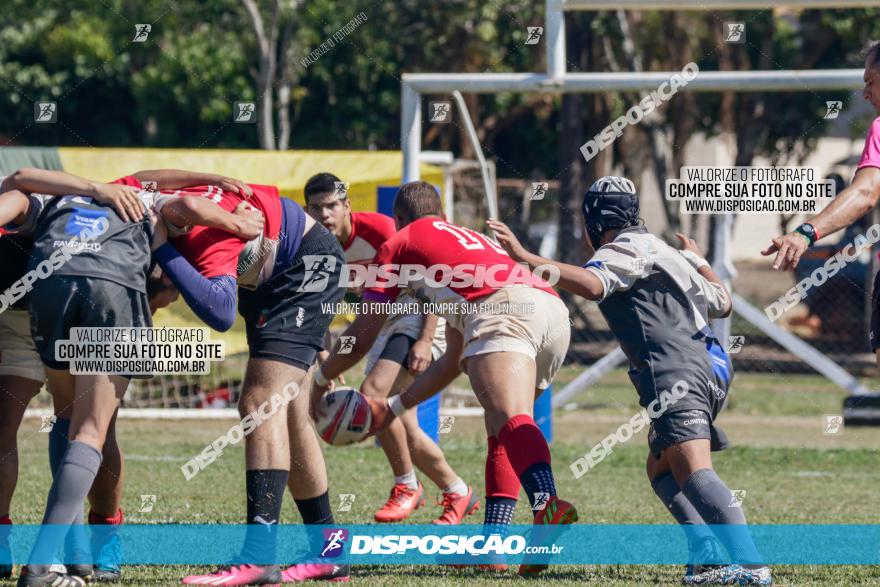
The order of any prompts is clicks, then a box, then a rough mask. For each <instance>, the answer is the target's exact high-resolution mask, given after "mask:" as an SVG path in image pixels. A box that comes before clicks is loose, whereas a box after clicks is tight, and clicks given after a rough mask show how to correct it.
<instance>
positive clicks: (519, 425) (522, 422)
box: [498, 414, 550, 477]
mask: <svg viewBox="0 0 880 587" xmlns="http://www.w3.org/2000/svg"><path fill="white" fill-rule="evenodd" d="M498 440H499V441H500V442H501V444H502V445H504V450H505V452H506V453H507V458H508V460H509V461H510V464H511V465H513V470H514V471H516V474H517V476H519V477H522V475H523V473H525V472H526V471H527V470H528V469H529V468H530V467H531V466H532V465H535V464H537V463H547V464H548V465H549V464H550V447H548V446H547V440H546V439H545V438H544V434H542V433H541V429H540V428H538V425H537V424H535V421H534V420H533V419H532V417H531V416H529V415H528V414H519V415H518V416H514V417H513V418H511V419H510V420H508V421H507V423H506V424H505V425H504V426H503V427H502V428H501V430H499V431H498Z"/></svg>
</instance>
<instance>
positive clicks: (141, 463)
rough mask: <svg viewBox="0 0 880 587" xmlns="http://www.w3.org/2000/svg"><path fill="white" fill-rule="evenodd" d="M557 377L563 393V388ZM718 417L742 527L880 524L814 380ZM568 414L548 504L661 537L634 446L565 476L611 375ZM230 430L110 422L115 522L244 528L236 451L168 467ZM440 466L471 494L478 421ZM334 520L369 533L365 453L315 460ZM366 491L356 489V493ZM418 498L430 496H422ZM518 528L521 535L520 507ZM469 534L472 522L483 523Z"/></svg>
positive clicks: (616, 376)
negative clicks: (122, 465)
mask: <svg viewBox="0 0 880 587" xmlns="http://www.w3.org/2000/svg"><path fill="white" fill-rule="evenodd" d="M573 373H574V370H573V369H567V370H566V372H565V373H563V374H562V377H561V379H563V380H564V379H569V378H570V377H571V376H573ZM734 394H735V395H734V396H733V398H732V401H731V404H730V409H729V410H728V411H726V412H725V413H724V414H722V416H721V417H720V420H719V422H720V425H721V426H722V427H723V428H724V429H725V430H726V431H727V432H728V435H729V436H730V437H731V440H732V441H733V443H734V448H732V449H731V450H729V451H726V452H725V453H722V454H721V455H718V456H717V458H716V461H715V464H716V468H717V469H718V471H719V474H720V475H721V476H722V477H723V478H724V479H725V480H726V481H727V483H728V485H729V486H730V487H731V488H732V489H745V490H746V492H747V493H746V497H745V501H744V507H745V509H746V512H747V515H748V516H749V521H750V522H752V523H764V524H777V523H780V524H781V523H826V524H828V523H830V524H833V523H873V524H876V523H878V522H880V514H878V510H877V504H878V500H877V495H878V490H877V487H878V485H880V467H878V464H880V459H878V450H880V433H878V431H877V430H876V429H871V428H847V429H845V430H844V431H843V433H842V434H840V435H825V434H823V424H824V423H823V419H822V416H823V414H834V413H839V412H840V406H841V401H842V398H843V397H844V395H843V393H842V392H840V391H839V390H836V389H834V388H832V386H831V385H830V384H828V383H827V382H824V381H822V380H821V379H819V378H817V377H810V376H795V377H787V378H784V379H783V378H781V377H779V376H773V375H748V374H741V375H738V376H737V380H736V382H735V384H734ZM569 407H570V408H571V409H568V410H563V411H560V412H558V413H557V417H556V422H555V429H556V441H555V442H554V444H553V446H552V453H553V459H554V469H555V471H556V477H557V485H558V490H559V493H560V495H562V496H564V497H565V498H566V499H568V500H570V501H573V502H574V503H576V504H577V506H578V509H579V512H580V517H581V520H582V521H584V522H587V523H595V524H635V523H658V524H660V523H670V522H671V518H669V516H668V514H667V513H666V511H665V508H664V507H663V506H662V505H661V504H660V503H659V501H658V500H657V499H656V498H655V497H654V495H653V493H652V492H651V489H650V487H649V485H648V483H647V480H646V477H645V473H644V458H645V455H646V450H647V449H646V448H645V446H646V444H645V434H644V432H643V433H642V434H640V435H638V436H636V437H635V438H633V439H632V440H630V441H629V442H628V443H626V444H624V445H622V446H620V445H619V447H618V448H615V451H614V453H613V454H612V455H610V456H609V457H608V458H606V459H605V460H604V461H603V462H602V463H601V464H599V465H598V466H597V467H596V468H595V469H593V470H592V471H591V472H590V473H589V474H587V475H586V476H584V477H582V478H580V479H579V480H575V479H574V477H573V475H572V473H571V471H570V470H569V469H568V465H569V464H570V463H571V462H572V461H573V460H574V459H576V458H578V457H579V456H581V455H582V454H584V453H585V452H586V451H588V450H589V449H590V447H592V446H593V445H594V444H595V443H597V442H598V441H599V440H600V439H601V438H602V437H604V436H605V435H607V434H608V433H609V432H610V431H612V430H614V429H616V428H617V427H618V426H619V425H620V424H621V423H623V422H624V421H626V420H627V419H628V418H629V417H630V416H631V415H632V414H634V413H635V411H636V409H637V405H636V400H635V392H634V391H633V390H632V389H631V388H630V387H629V384H628V382H627V380H626V375H625V374H624V373H623V372H622V371H621V372H615V373H612V374H611V375H609V376H608V377H606V379H605V380H604V381H603V383H602V384H601V385H598V386H596V387H594V388H592V389H590V390H588V391H587V392H584V393H583V394H581V395H580V396H579V397H577V398H575V399H574V400H573V402H572V405H570V406H569ZM38 424H39V423H38V421H37V420H34V419H29V420H26V421H25V422H24V425H23V427H22V430H21V431H20V433H19V439H20V450H21V459H20V461H21V463H22V470H21V475H20V480H19V485H18V489H17V492H16V495H15V499H14V502H13V516H14V517H15V519H16V521H18V522H20V523H38V522H39V520H40V517H41V515H42V508H43V506H44V504H45V499H46V493H47V491H48V487H49V475H48V467H47V463H46V460H47V459H46V436H45V435H44V434H40V433H38V432H37V430H38ZM230 424H231V422H230V421H209V422H204V421H187V422H174V421H142V420H122V421H120V422H119V425H118V429H119V435H120V444H121V445H122V448H123V451H124V452H125V453H126V455H127V472H126V490H125V498H124V504H123V505H124V508H125V509H126V512H127V521H128V522H130V523H136V524H159V523H202V524H204V523H239V522H241V521H242V519H243V518H244V505H245V504H244V499H243V496H244V474H243V465H244V459H243V456H244V455H243V453H244V451H243V448H242V446H241V445H239V446H238V447H234V448H231V449H227V450H226V451H225V453H224V455H223V457H222V458H220V459H218V460H217V461H216V462H214V463H213V464H212V465H211V466H210V467H208V468H207V469H206V470H204V471H203V472H202V473H201V474H199V475H198V476H197V477H196V478H195V479H193V480H192V481H189V482H187V481H185V480H184V478H183V476H182V474H181V472H180V466H181V464H182V463H183V462H185V461H186V460H188V459H189V458H191V457H192V456H193V455H195V454H197V453H198V452H199V451H201V449H202V448H203V447H204V446H205V445H206V444H207V443H209V442H210V441H211V440H213V439H214V438H216V437H217V436H218V435H219V434H221V433H222V432H224V431H225V430H226V429H228V427H229V426H230ZM441 445H442V446H443V448H444V450H445V452H446V454H447V456H448V458H449V460H450V462H451V464H452V465H453V467H454V468H455V469H456V470H457V471H458V472H459V474H460V475H461V476H462V477H463V478H464V479H465V480H466V481H468V482H469V483H472V484H473V485H475V486H477V487H482V486H483V479H482V476H483V461H484V454H485V453H484V450H485V448H484V447H485V439H484V433H483V431H482V420H481V419H478V418H457V419H456V421H455V424H454V426H453V429H452V431H451V432H450V433H449V434H444V435H443V436H442V437H441ZM324 455H325V458H326V460H327V466H328V470H329V474H330V488H331V498H332V500H333V503H334V507H336V504H337V503H338V494H340V493H352V494H355V495H356V500H355V502H354V505H353V507H352V510H351V511H350V512H344V513H338V514H337V520H338V521H339V522H341V523H371V522H372V513H373V511H374V509H375V508H376V507H377V506H378V505H380V504H381V503H382V502H383V501H384V499H385V497H386V496H387V492H388V490H389V489H390V486H391V479H390V471H389V469H388V466H387V464H386V463H385V460H384V456H383V453H382V452H381V451H380V450H379V449H376V448H373V447H372V446H371V445H369V444H365V445H361V446H357V447H351V448H344V449H343V448H333V447H325V450H324ZM365 480H366V481H365ZM429 491H430V492H432V493H435V494H436V491H434V488H429ZM142 494H152V495H156V496H157V502H156V504H155V507H154V510H153V512H151V513H138V511H137V510H138V506H139V505H140V495H142ZM518 509H519V511H518V513H517V518H516V520H515V521H516V522H517V523H528V522H529V521H530V519H529V518H530V516H529V513H530V512H528V511H527V508H524V507H519V508H518ZM438 510H439V508H438V507H437V506H433V505H431V502H429V505H428V507H426V508H423V509H420V510H418V511H417V512H416V513H415V515H414V516H413V518H412V521H413V522H416V523H429V522H430V520H431V519H433V518H434V517H436V514H437V512H438ZM282 520H284V521H287V522H296V521H298V515H297V513H296V508H295V506H294V504H293V500H292V499H287V500H285V504H284V512H283V515H282ZM468 521H472V522H480V521H481V517H476V518H469V519H468ZM188 570H189V569H187V568H184V567H128V568H126V570H125V581H124V584H125V585H174V584H177V581H178V580H179V578H180V577H181V576H182V575H183V574H186V572H187V571H188ZM680 572H681V569H680V568H679V567H671V566H590V567H573V566H562V567H552V568H551V569H550V570H549V571H547V572H546V573H544V574H542V575H541V576H540V579H538V580H537V581H536V582H538V583H540V584H552V585H584V584H587V585H658V584H664V585H665V584H675V583H677V582H678V580H679V575H680ZM775 577H776V581H777V584H782V585H880V568H878V567H830V566H826V567H823V566H789V567H779V568H776V569H775ZM352 580H353V581H355V582H357V583H363V584H366V583H367V582H368V581H369V582H373V583H375V584H380V585H392V586H394V585H400V586H403V585H409V584H411V583H413V582H414V581H419V582H420V583H421V584H424V585H459V584H462V583H474V584H479V585H494V584H501V585H503V584H510V583H511V582H513V581H519V580H520V579H519V578H518V577H516V575H515V574H514V573H512V572H511V573H510V574H509V575H501V576H496V575H491V576H485V575H478V574H475V573H474V572H473V571H464V570H462V571H458V570H452V569H447V568H441V567H391V566H385V567H360V568H356V569H355V570H354V571H353V576H352Z"/></svg>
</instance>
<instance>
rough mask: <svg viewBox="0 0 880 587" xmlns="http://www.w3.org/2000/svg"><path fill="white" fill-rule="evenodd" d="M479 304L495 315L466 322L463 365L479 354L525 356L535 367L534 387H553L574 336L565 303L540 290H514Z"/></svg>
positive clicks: (466, 317) (469, 316) (465, 319)
mask: <svg viewBox="0 0 880 587" xmlns="http://www.w3.org/2000/svg"><path fill="white" fill-rule="evenodd" d="M474 303H477V304H487V305H489V304H491V307H492V308H493V309H495V311H492V310H490V311H487V312H484V313H481V314H466V315H464V316H463V317H462V321H461V322H462V328H463V331H462V336H463V338H464V353H463V354H462V362H464V359H467V358H468V357H473V356H476V355H486V354H489V353H500V352H514V353H520V354H523V355H526V356H528V357H529V358H531V359H532V360H533V361H534V362H535V367H536V372H535V387H536V388H537V389H547V388H548V387H550V384H551V383H552V382H553V378H554V377H555V376H556V373H557V371H559V368H560V367H561V366H562V362H563V361H564V360H565V354H566V352H568V343H569V339H570V337H571V324H570V323H569V319H568V308H567V307H566V306H565V304H564V303H563V302H562V300H561V299H559V298H558V297H557V296H554V295H553V294H550V293H547V292H545V291H543V290H540V289H535V288H533V287H528V286H525V287H517V286H514V287H505V288H502V289H499V290H498V291H497V292H495V293H493V294H492V295H490V296H487V297H485V298H481V299H479V300H477V301H476V302H474Z"/></svg>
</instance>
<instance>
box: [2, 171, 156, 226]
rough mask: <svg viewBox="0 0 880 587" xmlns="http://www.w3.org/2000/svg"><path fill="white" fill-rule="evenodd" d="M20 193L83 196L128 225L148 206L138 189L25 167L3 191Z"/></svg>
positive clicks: (142, 213)
mask: <svg viewBox="0 0 880 587" xmlns="http://www.w3.org/2000/svg"><path fill="white" fill-rule="evenodd" d="M8 190H20V191H22V192H24V193H26V194H32V193H39V194H47V195H50V196H67V195H74V194H75V195H80V196H88V197H90V198H94V199H95V200H96V201H98V202H101V203H102V204H107V205H109V206H112V207H113V208H114V209H115V210H116V212H117V213H118V214H119V217H120V218H122V220H123V221H125V222H130V221H131V222H133V221H136V220H140V219H141V218H143V216H144V205H143V204H142V203H141V199H140V197H139V196H138V191H139V190H138V189H137V188H135V187H132V186H127V185H122V184H117V183H101V182H97V181H92V180H90V179H85V178H83V177H78V176H76V175H73V174H71V173H67V172H66V171H55V170H51V169H36V168H34V167H23V168H21V169H19V170H17V171H15V172H13V173H12V174H11V175H9V176H7V177H6V178H5V179H4V180H3V185H2V186H0V191H2V192H5V191H8Z"/></svg>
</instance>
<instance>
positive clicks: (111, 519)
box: [89, 508, 125, 526]
mask: <svg viewBox="0 0 880 587" xmlns="http://www.w3.org/2000/svg"><path fill="white" fill-rule="evenodd" d="M124 520H125V515H124V514H123V513H122V508H119V509H118V510H116V514H115V515H113V516H105V515H102V514H98V513H95V512H94V511H89V524H95V525H110V526H118V525H119V524H121V523H122V522H123V521H124Z"/></svg>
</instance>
